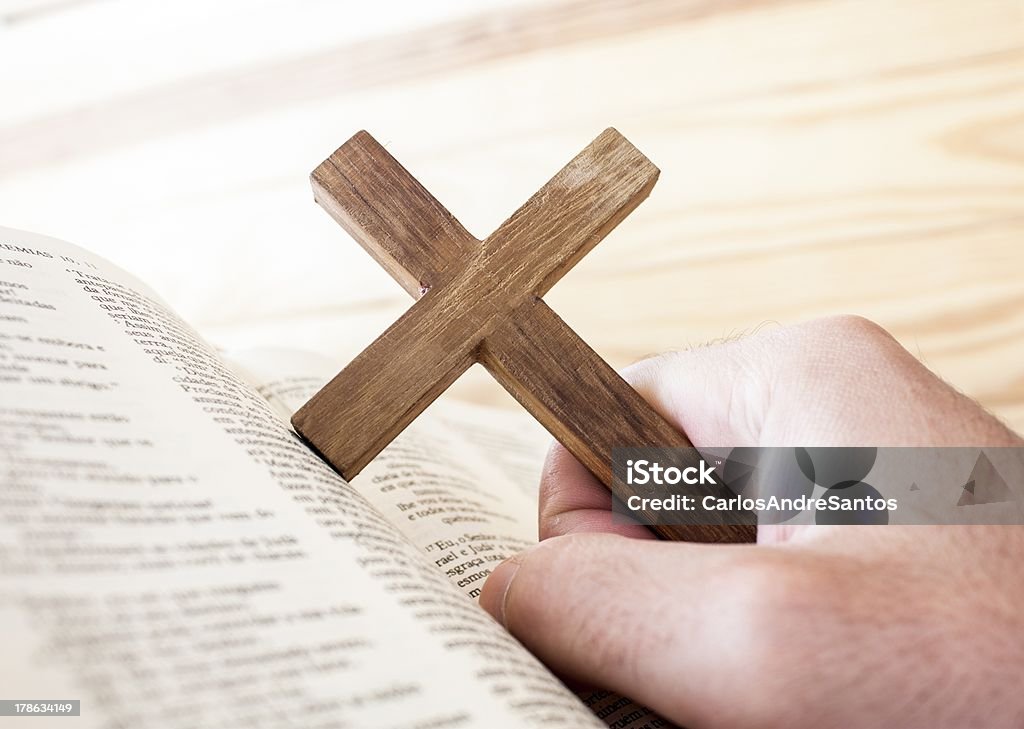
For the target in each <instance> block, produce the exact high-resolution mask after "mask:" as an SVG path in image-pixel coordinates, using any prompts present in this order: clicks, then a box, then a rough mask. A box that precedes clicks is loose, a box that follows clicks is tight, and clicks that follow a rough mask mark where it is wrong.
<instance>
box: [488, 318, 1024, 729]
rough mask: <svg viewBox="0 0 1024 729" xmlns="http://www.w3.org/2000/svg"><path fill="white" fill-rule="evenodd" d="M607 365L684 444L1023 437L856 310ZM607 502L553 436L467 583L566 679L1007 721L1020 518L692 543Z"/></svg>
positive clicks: (940, 719) (777, 715) (852, 720)
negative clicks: (537, 473) (521, 534)
mask: <svg viewBox="0 0 1024 729" xmlns="http://www.w3.org/2000/svg"><path fill="white" fill-rule="evenodd" d="M624 376H625V378H626V379H627V380H628V381H629V382H630V383H631V384H632V385H633V386H634V387H636V388H637V390H638V391H639V392H640V393H641V394H642V395H643V396H644V397H645V398H646V399H647V400H648V401H650V402H651V403H652V404H653V405H654V406H655V407H656V408H657V409H658V410H659V411H660V412H661V413H662V414H663V415H665V417H666V418H668V419H669V421H670V422H672V423H673V424H675V425H676V426H677V427H679V428H680V429H682V430H683V431H685V432H686V433H687V434H688V435H689V436H690V438H691V440H693V442H694V443H695V444H696V445H697V446H698V447H699V446H701V445H715V446H721V445H723V444H724V445H729V446H796V445H801V446H869V445H870V446H1020V445H1024V441H1022V439H1021V438H1020V436H1018V435H1017V434H1015V433H1013V432H1012V431H1010V430H1009V429H1008V428H1007V427H1006V426H1005V425H1003V424H1002V423H1001V422H999V421H998V420H997V419H996V418H995V417H993V416H992V415H991V414H989V413H988V412H986V411H985V410H984V409H983V408H981V407H980V406H979V405H978V404H977V403H976V402H974V401H973V400H971V399H970V398H968V397H966V396H964V395H963V394H961V393H959V392H957V391H956V390H955V389H953V388H952V387H950V386H949V385H948V384H946V383H945V382H943V381H942V380H940V379H939V378H938V377H936V376H935V375H934V374H933V373H931V372H930V371H929V370H928V369H927V368H925V367H924V366H923V365H922V364H921V363H920V362H918V360H917V359H915V358H914V357H913V356H912V355H911V354H910V353H908V352H907V351H906V350H905V349H903V348H902V347H901V346H900V345H899V344H898V343H897V342H896V341H895V340H894V339H893V338H892V337H891V336H890V335H889V334H888V333H886V332H885V331H884V330H883V329H881V328H880V327H878V326H877V325H875V324H873V323H871V322H869V321H866V320H864V319H860V318H857V317H837V318H831V319H824V320H820V321H815V322H811V323H808V324H803V325H800V326H794V327H786V328H780V329H776V330H773V331H769V332H764V333H761V334H758V335H756V336H751V337H749V338H746V339H742V340H738V341H734V342H729V343H725V344H721V345H716V346H710V347H706V348H703V349H699V350H696V351H690V352H682V353H673V354H667V355H662V356H659V357H656V358H653V359H649V360H646V361H644V362H641V363H639V364H637V365H634V366H632V367H631V368H629V369H628V370H627V371H626V372H625V373H624ZM610 508H611V503H610V498H609V495H608V492H607V491H606V490H605V489H604V487H603V486H601V484H600V483H598V482H597V481H596V480H595V479H594V478H593V477H592V476H591V475H590V474H589V473H588V472H587V471H586V470H585V469H584V468H583V467H582V466H580V465H579V463H578V462H577V461H576V460H575V459H574V458H573V457H572V456H571V455H569V454H568V452H566V451H565V450H564V449H563V448H562V447H561V446H558V445H556V446H554V447H553V448H552V450H551V452H550V454H549V456H548V459H547V462H546V464H545V468H544V475H543V477H542V482H541V500H540V536H541V539H542V542H541V543H540V544H539V545H537V546H536V547H534V548H532V549H530V550H528V551H526V552H524V553H522V554H520V555H518V556H516V557H514V558H512V559H510V560H508V561H507V562H505V563H503V564H502V565H500V566H499V567H498V569H497V570H495V572H494V573H493V574H492V575H491V576H490V578H489V579H488V581H487V583H486V585H485V587H484V589H483V594H482V595H481V597H480V602H481V604H482V605H483V606H484V608H486V609H487V610H488V611H489V612H490V613H491V614H492V615H494V616H495V618H496V619H497V620H499V621H500V622H501V623H503V624H504V625H505V626H506V627H507V628H508V629H509V630H510V631H511V632H512V633H513V634H514V635H515V636H516V637H517V638H519V640H521V641H522V642H523V643H524V644H525V645H526V646H527V647H528V648H530V649H531V650H532V651H533V652H534V653H536V654H537V655H538V656H539V657H540V658H541V659H543V660H544V661H545V662H546V663H547V664H548V665H549V666H551V667H552V668H553V669H554V670H555V671H557V672H558V673H559V674H560V675H563V676H564V677H566V679H567V680H570V681H573V682H580V683H585V684H589V685H594V686H600V687H604V688H608V689H612V690H615V691H618V692H620V693H622V694H625V695H627V696H630V697H631V698H634V699H636V700H637V701H639V702H641V703H644V704H646V705H648V706H650V707H651V708H653V709H655V710H656V711H658V712H659V713H661V714H662V715H663V716H665V717H666V718H669V719H671V720H673V721H675V722H677V723H680V724H683V725H685V726H687V727H691V729H701V728H703V727H709V728H712V727H723V728H724V727H730V728H732V729H742V728H743V727H787V728H788V729H799V728H800V727H814V728H815V729H821V728H822V727H843V729H856V728H857V727H865V728H868V727H870V728H871V729H876V728H877V727H886V726H893V727H969V726H977V727H1012V726H1022V725H1024V692H1022V691H1021V690H1020V677H1021V676H1024V570H1021V569H1020V555H1021V554H1024V527H1016V526H1004V527H996V526H917V527H897V526H875V527H872V526H859V527H858V526H831V527H830V526H810V527H799V528H781V527H776V528H771V527H762V528H761V530H760V531H759V534H758V544H757V545H729V546H724V545H719V546H712V545H697V544H684V543H668V542H663V541H657V540H654V539H653V538H652V535H651V534H650V532H648V531H647V530H646V529H644V528H642V527H637V526H625V525H617V524H613V523H612V519H611V512H610Z"/></svg>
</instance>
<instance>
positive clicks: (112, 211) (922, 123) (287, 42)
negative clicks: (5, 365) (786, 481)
mask: <svg viewBox="0 0 1024 729" xmlns="http://www.w3.org/2000/svg"><path fill="white" fill-rule="evenodd" d="M0 67H2V68H4V69H5V72H4V73H3V74H0V99H2V103H0V221H3V223H4V224H6V225H12V226H15V227H23V228H28V229H31V230H36V231H39V232H44V233H49V234H52V235H57V236H60V237H64V238H67V239H69V240H72V241H74V242H77V243H80V244H81V245H84V246H86V247H89V248H91V249H93V250H96V251H97V252H99V253H101V254H103V255H106V256H108V257H109V258H111V259H112V260H115V261H117V262H119V263H121V264H122V265H124V266H125V267H126V268H128V269H129V270H132V271H134V272H136V273H138V274H140V275H141V276H142V277H143V278H145V279H146V280H148V281H150V282H151V283H152V284H153V285H154V286H155V287H156V288H157V289H158V290H159V291H161V292H162V293H163V294H164V295H165V297H166V298H167V299H168V300H169V301H170V302H171V303H172V304H174V305H175V306H176V308H178V309H179V310H180V311H181V312H182V313H183V314H184V315H185V316H186V317H187V318H189V320H190V321H192V322H193V323H194V324H195V326H196V327H197V328H198V329H199V330H200V331H202V332H203V333H204V334H206V335H207V336H208V337H209V338H211V339H213V340H214V341H216V342H218V343H221V344H223V345H225V346H250V345H266V344H274V345H279V346H298V347H304V348H308V349H314V350H319V351H326V352H327V353H328V354H330V355H331V356H333V357H336V358H337V359H338V361H339V364H341V363H342V362H343V361H344V360H346V359H347V358H350V357H351V356H353V355H354V354H355V353H356V352H358V351H360V350H361V349H362V348H363V347H364V346H365V345H366V344H368V343H369V342H370V341H371V340H372V339H373V337H375V336H376V335H377V334H378V333H379V332H380V331H383V329H384V328H386V327H387V326H388V324H390V322H392V321H393V320H395V319H396V318H397V317H398V315H399V314H400V313H401V312H402V311H404V310H405V309H406V307H407V305H408V304H407V300H406V295H405V293H404V292H403V291H402V290H401V288H400V287H399V286H397V285H396V284H395V283H394V282H393V281H392V280H390V278H389V277H388V276H387V274H386V273H385V272H384V271H383V270H381V268H380V267H379V266H378V265H377V264H376V263H375V262H374V261H373V260H372V259H370V257H369V256H367V255H366V254H365V253H364V252H363V251H362V250H361V249H360V248H359V246H357V245H355V244H354V243H352V242H351V241H348V240H346V239H345V236H344V234H343V233H341V232H340V231H339V230H338V228H337V226H336V225H335V224H334V223H333V222H332V221H331V220H330V219H329V218H328V217H327V216H326V215H324V214H323V212H322V211H320V210H319V209H318V208H317V206H315V205H314V204H313V203H312V201H311V195H310V193H309V188H308V183H307V175H308V172H309V170H311V169H312V168H313V167H315V166H316V165H317V164H318V163H319V162H320V161H321V160H322V159H323V158H324V157H325V156H326V155H327V154H329V153H330V152H331V151H332V150H334V149H335V148H336V147H337V146H338V144H339V143H340V142H341V141H343V140H344V139H346V138H347V137H348V136H350V135H351V134H352V133H353V132H355V131H356V130H357V129H360V128H367V129H372V130H373V131H374V133H375V135H376V136H377V137H378V138H379V139H381V141H382V142H384V143H385V144H386V146H387V148H388V149H389V151H390V152H391V153H392V154H394V155H395V156H396V157H397V158H399V159H400V160H402V162H403V163H404V164H405V165H406V167H408V168H409V169H410V170H411V171H412V172H413V174H415V175H416V176H417V177H418V178H419V179H420V180H421V181H422V182H423V183H424V185H425V186H426V187H427V188H428V189H429V190H431V192H433V193H434V194H435V195H436V196H437V197H438V198H439V199H441V200H443V201H444V202H445V204H446V205H447V206H448V208H449V209H450V210H451V211H452V212H453V213H454V214H455V215H456V216H457V217H458V218H459V219H460V220H461V221H462V222H463V223H464V224H465V225H466V226H467V228H468V229H469V230H470V231H472V232H474V233H476V234H478V235H479V234H482V233H484V232H486V231H490V230H493V229H494V228H496V227H497V225H498V224H499V223H500V222H501V221H502V220H503V219H504V217H505V216H506V215H507V213H508V211H509V210H513V209H515V208H517V207H518V206H519V205H521V204H522V202H523V201H524V200H526V199H527V197H528V196H529V195H530V194H531V193H532V192H533V191H534V190H536V189H537V187H539V186H540V185H541V184H542V183H543V182H544V181H545V180H546V179H548V178H549V177H550V175H551V174H552V173H553V172H554V171H555V170H556V169H557V168H558V167H559V166H560V164H561V161H562V160H564V159H565V155H566V153H567V151H569V152H570V153H571V152H572V151H574V150H578V149H580V148H581V147H582V146H583V145H584V144H586V143H587V141H589V140H590V139H592V138H593V136H594V135H595V134H596V133H597V132H599V131H600V130H601V129H603V128H605V127H607V126H611V125H614V126H616V127H617V128H619V129H620V130H621V131H622V132H623V133H624V134H625V135H626V136H627V137H629V138H630V139H631V140H632V141H633V142H634V143H635V144H636V145H637V146H638V147H640V148H641V149H643V150H644V152H645V153H646V154H647V156H648V157H650V158H651V159H652V160H653V161H654V162H655V163H656V164H657V165H658V166H659V167H660V168H661V169H662V177H661V180H660V182H659V184H658V187H657V189H656V190H655V192H654V194H653V195H652V196H651V198H650V199H649V200H648V201H647V202H646V203H645V204H644V206H643V207H642V208H640V209H639V210H637V211H636V212H635V213H634V214H633V215H631V216H630V218H629V220H628V221H626V223H624V224H623V225H622V226H621V227H620V228H619V230H617V231H616V233H615V235H614V236H613V237H612V238H610V239H609V240H607V241H605V243H604V244H602V245H601V246H600V247H598V248H597V249H596V250H595V251H594V252H593V253H591V254H590V255H588V256H587V258H586V259H585V260H584V261H583V262H581V263H580V265H579V266H577V267H576V268H575V269H574V270H573V271H572V272H571V273H570V274H569V275H567V276H566V277H565V279H564V280H562V281H561V282H559V284H558V285H557V286H555V288H554V289H553V290H552V291H551V292H550V293H549V294H548V295H547V297H546V300H547V301H548V303H549V304H550V305H551V306H552V308H553V309H555V310H556V311H558V312H559V314H560V315H561V316H562V317H563V318H564V319H565V320H566V322H567V323H568V324H570V325H571V326H572V327H573V329H575V330H576V331H577V332H578V333H579V334H580V335H581V337H583V339H585V340H586V341H587V342H588V343H590V344H591V345H592V346H593V347H594V348H595V349H596V350H597V351H598V352H599V353H600V354H602V355H603V356H604V357H605V358H606V359H608V360H609V361H610V362H611V363H612V364H614V365H616V366H620V365H624V364H626V363H628V362H630V361H632V360H634V359H636V358H638V357H640V356H643V355H644V354H647V353H651V352H655V351H659V350H664V349H672V348H680V347H687V346H693V345H698V344H701V343H704V342H707V341H713V340H715V339H719V338H722V337H729V336H735V335H737V334H741V333H743V332H749V331H752V330H754V329H757V328H758V327H763V326H777V325H778V323H789V322H794V321H799V320H805V319H809V318H812V317H817V316H822V315H826V314H831V313H840V312H842V313H850V312H854V313H860V314H863V315H865V316H868V317H871V318H873V319H875V320H877V321H879V322H880V323H881V324H883V325H884V326H886V327H887V328H889V329H890V330H891V331H893V333H894V334H895V335H896V336H897V337H898V338H899V339H900V340H901V341H902V342H903V343H904V344H905V345H906V346H907V347H908V348H909V349H910V350H911V351H912V352H914V353H915V354H916V355H918V356H919V357H921V358H922V359H923V360H924V361H925V362H926V363H927V364H928V365H929V366H931V367H932V368H933V369H935V370H936V371H937V372H939V374H941V375H942V376H944V377H945V378H947V379H949V380H950V381H952V382H953V383H954V384H955V385H957V386H958V387H960V388H961V389H963V390H964V391H966V392H968V393H969V394H971V395H973V396H974V397H976V398H978V399H979V400H980V401H981V402H983V403H984V404H985V405H987V406H988V407H990V408H991V409H993V410H994V411H995V412H996V413H997V414H999V415H1001V416H1002V417H1003V418H1005V419H1006V420H1007V421H1009V422H1010V423H1011V424H1012V425H1014V426H1015V427H1017V428H1018V429H1021V428H1024V2H1021V1H1020V0H998V1H996V0H971V1H970V2H967V1H965V0H905V1H902V0H896V1H895V2H894V1H891V0H845V1H844V0H823V1H821V2H812V1H799V0H774V1H773V0H720V1H719V2H705V1H704V0H683V1H681V2H667V1H661V0H595V1H592V2H584V1H583V0H555V1H554V2H540V1H534V2H528V1H525V0H502V1H501V2H489V3H477V2H469V1H468V0H438V1H437V2H430V3H408V4H405V5H401V6H396V5H395V4H394V3H387V2H382V3H359V4H355V3H345V2H341V3H339V2H327V1H326V0H323V1H313V0H296V1H292V0H288V1H287V2H286V1H285V0H261V1H260V2H248V1H247V2H242V0H223V1H222V2H217V3H208V2H204V1H201V0H181V2H177V3H158V2H155V0H63V1H60V0H54V1H52V2H50V1H47V2H39V3H34V2H27V1H26V0H13V1H12V0H0ZM456 394H457V395H458V396H461V397H465V398H468V399H474V400H485V401H499V402H501V401H504V402H507V401H508V397H507V396H506V395H505V394H504V393H503V392H502V391H501V389H500V388H498V387H497V386H495V385H494V383H493V382H492V381H491V380H490V378H488V377H486V376H483V377H476V378H468V379H467V378H463V380H460V382H459V383H458V385H457V390H456Z"/></svg>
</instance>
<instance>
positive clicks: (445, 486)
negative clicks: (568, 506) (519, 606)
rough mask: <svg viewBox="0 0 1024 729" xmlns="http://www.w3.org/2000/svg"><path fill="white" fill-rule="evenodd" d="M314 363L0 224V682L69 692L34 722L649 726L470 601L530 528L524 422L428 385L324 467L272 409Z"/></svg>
mask: <svg viewBox="0 0 1024 729" xmlns="http://www.w3.org/2000/svg"><path fill="white" fill-rule="evenodd" d="M335 370H336V363H333V362H331V361H328V360H327V359H325V358H323V357H320V356H318V355H316V354H315V353H304V352H296V351H287V350H280V349H274V348H272V347H268V348H266V349H261V350H252V351H245V352H223V351H218V350H217V349H216V348H214V347H212V346H211V345H210V344H208V343H207V342H206V341H204V340H203V338H202V337H201V336H200V334H199V333H197V332H196V331H194V330H193V329H192V328H191V327H190V326H189V325H188V323H187V322H185V321H183V320H182V319H181V318H180V317H179V316H177V315H176V314H175V313H174V311H173V310H172V309H171V308H170V307H168V306H167V305H166V304H165V303H164V302H163V301H162V300H161V298H160V297H159V296H158V295H157V294H156V293H155V292H153V291H152V290H150V289H149V288H148V287H147V286H146V285H145V283H143V282H142V281H139V280H137V279H136V278H134V277H133V276H131V275H129V274H128V273H126V272H124V271H122V270H121V269H119V268H117V267H116V266H115V265H113V264H112V263H110V262H107V261H105V260H103V259H102V258H100V257H98V256H95V255H93V254H91V253H89V252H88V251H85V250H83V249H81V248H78V247H75V246H73V245H71V244H68V243H64V242H62V241H58V240H55V239H52V238H47V237H44V236H40V235H35V234H31V233H25V232H21V231H15V230H10V229H5V228H0V444H2V447H0V474H2V485H3V488H2V490H0V498H2V500H3V512H2V513H3V522H2V541H0V620H2V624H3V625H4V627H5V651H4V655H3V658H2V662H3V663H2V678H3V680H2V684H3V687H4V694H5V695H4V696H2V697H0V698H3V699H19V698H29V699H33V700H41V699H52V700H57V699H61V700H65V699H66V700H80V701H81V715H80V716H79V717H76V718H74V719H69V718H67V717H58V718H49V717H37V718H36V720H35V723H33V726H38V725H43V726H47V725H48V722H53V723H55V725H56V726H66V725H67V724H66V722H69V721H72V722H78V725H81V726H88V727H129V726H130V727H170V728H175V727H199V726H202V727H235V726H247V727H280V726H290V725H301V726H303V727H422V728H423V729H427V728H428V727H429V728H436V729H441V728H444V727H475V726H480V727H498V726H509V727H521V726H571V727H577V726H580V727H582V726H596V727H601V726H613V727H619V728H621V729H641V728H644V727H661V726H667V723H666V722H665V721H664V720H663V719H661V718H660V717H658V716H657V715H655V714H653V713H652V712H650V711H649V710H647V709H645V708H643V707H640V706H638V705H636V704H634V703H633V702H631V701H629V700H628V699H626V698H623V697H620V696H616V695H614V694H611V693H609V692H604V691H586V692H581V693H575V692H573V691H571V690H570V689H568V688H567V687H566V686H565V685H564V684H563V683H562V682H561V681H560V680H559V679H558V678H557V677H555V676H554V675H553V674H552V673H551V672H550V671H548V669H547V668H545V667H544V666H543V665H542V664H541V663H540V662H539V661H538V660H537V659H536V658H534V657H533V656H532V655H531V654H530V653H529V652H528V651H527V650H526V649H525V648H523V647H522V645H520V644H519V643H518V642H517V641H516V640H515V639H514V638H513V637H511V636H510V635H509V634H508V633H506V632H505V631H504V630H503V629H502V628H501V627H500V626H499V625H498V624H497V623H495V622H494V621H493V620H492V619H491V618H490V617H489V616H488V615H487V614H486V613H485V612H484V611H483V610H481V609H480V608H479V606H478V605H477V604H476V597H477V596H478V595H479V592H480V588H481V586H482V585H483V582H484V580H485V579H486V577H487V575H488V574H489V573H490V571H491V569H492V568H493V567H494V566H496V565H497V564H498V563H499V562H501V561H502V560H503V559H505V558H507V557H509V556H511V555H513V554H514V553H516V552H517V551H519V550H521V549H523V548H524V547H526V546H528V545H529V544H531V543H532V542H534V541H535V540H536V511H537V503H536V500H537V493H536V488H537V477H538V475H539V469H540V463H541V458H542V454H543V451H544V449H545V447H546V444H547V443H548V437H547V435H546V434H545V433H544V432H543V430H541V429H540V428H539V426H537V425H536V423H534V422H533V421H532V419H530V418H529V416H527V415H525V414H524V413H518V412H507V411H504V410H500V409H495V408H485V407H482V406H475V405H469V404H465V403H459V402H455V401H447V400H442V401H439V402H437V403H435V404H434V405H433V406H431V408H430V409H429V410H428V411H427V412H426V413H425V414H424V416H423V417H422V418H420V419H418V420H417V421H416V422H415V423H413V424H412V425H411V426H410V427H409V428H408V429H407V430H406V431H405V432H403V433H402V434H401V436H399V438H398V439H397V440H396V441H395V442H394V443H392V444H391V445H390V446H388V448H387V449H386V450H385V451H384V453H382V454H381V456H380V457H378V458H377V459H375V460H374V461H373V463H372V464H370V465H369V466H368V467H367V468H366V469H365V470H364V471H363V472H362V473H361V474H359V476H358V477H356V478H354V479H352V481H351V482H347V481H345V480H344V479H343V478H342V477H341V476H340V475H338V474H337V473H336V472H335V471H334V470H332V469H331V468H330V467H329V466H328V465H327V464H326V463H325V462H324V461H322V460H321V459H320V458H319V457H317V456H316V455H315V454H314V453H313V452H312V451H310V450H309V449H308V448H307V447H306V446H305V445H304V444H303V443H302V441H301V439H300V438H299V437H298V436H297V435H296V434H295V433H294V431H293V430H292V429H291V428H290V426H289V425H288V421H289V418H290V417H291V415H292V414H293V413H294V411H295V410H296V409H297V408H298V407H300V406H301V405H302V404H303V403H304V402H305V401H306V400H307V399H308V398H309V397H310V396H311V395H312V394H313V393H314V392H316V391H317V390H318V389H319V388H320V387H321V386H322V385H323V384H324V382H326V381H327V380H328V379H329V378H330V377H331V375H332V374H333V372H334V371H335ZM62 722H64V723H62Z"/></svg>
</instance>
